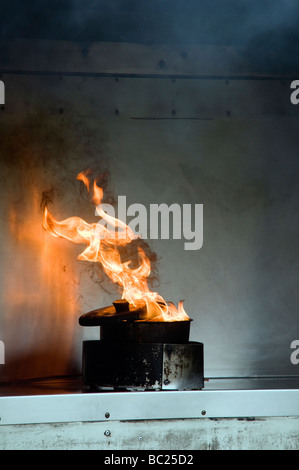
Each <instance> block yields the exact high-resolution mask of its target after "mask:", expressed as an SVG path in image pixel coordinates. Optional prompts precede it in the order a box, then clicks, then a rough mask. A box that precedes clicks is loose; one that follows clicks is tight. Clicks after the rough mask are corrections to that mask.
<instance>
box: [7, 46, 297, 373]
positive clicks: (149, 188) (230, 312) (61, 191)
mask: <svg viewBox="0 0 299 470" xmlns="http://www.w3.org/2000/svg"><path fill="white" fill-rule="evenodd" d="M23 44H24V46H23V49H21V47H20V43H19V42H15V43H13V44H12V45H11V46H9V45H6V46H5V47H6V48H7V51H8V53H7V59H6V63H5V64H4V65H3V66H2V72H3V74H2V80H3V81H4V83H5V87H6V104H5V106H3V107H2V110H1V114H0V120H1V126H0V134H1V141H0V152H1V153H0V155H1V177H0V178H1V194H2V197H1V201H0V204H1V218H2V224H1V231H0V240H1V244H0V246H1V268H0V270H1V272H0V278H1V284H2V292H1V317H0V340H2V341H4V343H5V353H6V364H5V365H1V364H0V368H1V369H0V374H1V375H0V378H1V379H2V380H7V379H13V380H14V379H16V378H22V377H31V376H41V375H55V374H61V373H63V374H68V373H74V372H78V371H80V363H81V340H82V338H87V337H91V338H94V337H97V335H98V331H95V330H92V331H91V330H88V331H86V330H85V329H84V331H83V329H82V328H80V327H79V326H78V324H77V318H78V317H79V315H80V314H82V313H84V312H85V311H88V310H91V309H93V308H96V307H99V306H103V305H108V304H110V303H111V301H112V300H114V299H115V297H116V296H117V295H118V293H117V291H116V289H115V288H114V287H113V286H112V285H111V284H110V283H109V282H107V281H106V280H105V278H101V277H100V281H101V282H97V274H96V271H95V268H94V267H90V266H86V265H85V264H84V263H80V262H77V261H76V257H77V255H78V254H79V252H80V249H79V247H77V246H73V245H71V244H68V243H67V242H64V241H63V242H62V241H59V240H54V239H51V238H49V237H48V236H47V235H46V234H44V233H43V231H42V229H41V217H42V206H43V205H44V203H46V202H48V203H49V207H50V209H51V210H52V212H53V213H54V215H55V216H57V218H65V217H68V216H71V215H79V216H81V217H83V218H86V220H89V221H94V220H96V219H95V217H94V211H93V207H92V205H91V204H90V201H89V199H88V196H87V195H86V194H85V193H84V191H82V188H81V187H80V185H78V182H76V180H75V177H76V174H77V173H78V172H79V171H81V170H83V169H86V168H87V167H92V168H94V169H95V170H96V171H99V172H100V171H102V170H109V172H110V174H111V180H110V181H111V182H110V185H109V187H108V188H107V189H109V192H110V194H112V195H113V196H114V197H116V196H117V195H126V196H127V201H128V205H129V204H132V203H134V202H139V203H143V204H144V205H145V206H147V207H148V206H149V204H151V203H158V204H159V203H162V202H164V203H167V204H169V205H170V204H172V203H173V202H176V203H179V204H183V203H191V204H196V203H201V204H203V205H204V244H203V247H202V248H201V249H200V250H199V251H194V252H192V251H185V250H184V240H169V241H165V240H152V241H150V245H151V247H152V249H153V250H154V251H155V252H156V253H157V256H158V259H159V265H158V267H159V285H156V288H157V290H159V292H160V293H161V294H162V295H163V296H164V297H165V298H166V299H167V300H168V299H169V300H172V301H174V302H177V301H178V300H180V299H186V301H185V308H186V310H187V312H188V313H189V314H190V316H191V318H193V323H192V328H191V339H192V340H195V341H201V342H203V343H204V344H205V375H206V376H246V375H259V374H262V375H272V374H274V375H276V374H278V375H298V367H299V366H298V365H294V364H292V363H291V361H290V355H291V352H292V351H291V349H290V344H291V342H292V341H293V340H294V339H297V338H298V336H299V330H298V321H297V311H298V309H297V307H298V290H297V284H298V282H297V281H298V259H297V256H296V255H297V251H298V249H297V246H298V242H297V233H298V228H299V227H298V218H297V217H296V213H297V208H298V202H299V195H298V184H297V181H298V170H299V163H298V157H297V153H298V151H297V149H298V144H299V136H298V131H297V125H298V117H299V114H298V113H299V110H298V109H297V107H296V106H294V105H292V104H291V103H290V83H291V78H290V77H275V76H267V75H265V76H258V75H257V74H256V73H255V71H254V69H250V66H249V65H248V64H247V63H246V62H242V60H241V57H242V56H240V54H239V52H236V51H235V52H234V51H232V50H231V49H229V50H228V49H226V48H222V49H221V48H220V49H219V48H214V49H213V48H207V49H205V48H198V49H197V50H196V48H195V49H194V48H191V49H190V50H188V51H187V56H186V54H184V55H180V59H178V57H179V53H180V54H181V53H182V51H181V50H180V49H177V50H174V49H171V48H170V47H166V46H163V47H162V46H161V48H160V49H159V48H158V47H157V46H155V47H154V48H150V47H146V48H144V47H139V46H132V45H128V46H127V47H126V46H125V45H121V46H120V45H112V44H109V45H96V44H95V45H92V46H91V47H90V50H89V54H88V59H84V54H83V55H82V51H81V49H82V47H81V45H76V44H75V45H74V44H71V43H70V44H69V43H62V44H55V43H48V42H47V43H43V42H41V43H37V44H36V45H35V46H34V47H33V46H32V43H31V46H32V47H30V43H28V42H26V43H23ZM9 47H10V49H9ZM22 51H23V54H22ZM99 51H101V54H102V55H99V54H98V52H99ZM185 52H186V50H185ZM207 57H208V58H209V59H208V60H205V58H207ZM25 58H26V60H25ZM50 58H51V59H52V61H51V60H49V59H50ZM116 58H118V59H119V62H117V60H116ZM47 59H48V60H47ZM100 59H101V60H100ZM161 61H164V64H167V66H165V65H164V66H163V62H161ZM159 64H160V65H159ZM170 64H171V66H170ZM192 64H193V65H192ZM103 287H104V288H105V289H103Z"/></svg>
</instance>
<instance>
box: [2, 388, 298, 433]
mask: <svg viewBox="0 0 299 470" xmlns="http://www.w3.org/2000/svg"><path fill="white" fill-rule="evenodd" d="M108 415H109V417H108V418H107V416H108ZM279 416H299V389H294V390H202V391H172V392H168V391H163V392H119V393H90V394H89V393H88V394H87V393H85V394H84V393H74V394H54V395H36V396H33V395H28V396H6V397H3V396H2V397H0V418H1V420H0V424H1V425H9V424H30V423H32V424H33V423H66V422H78V421H79V422H87V421H93V422H95V421H122V420H129V421H131V420H133V421H135V420H165V419H166V420H168V419H187V418H189V419H190V418H193V419H194V418H202V419H206V418H236V417H237V418H238V417H249V418H250V417H279Z"/></svg>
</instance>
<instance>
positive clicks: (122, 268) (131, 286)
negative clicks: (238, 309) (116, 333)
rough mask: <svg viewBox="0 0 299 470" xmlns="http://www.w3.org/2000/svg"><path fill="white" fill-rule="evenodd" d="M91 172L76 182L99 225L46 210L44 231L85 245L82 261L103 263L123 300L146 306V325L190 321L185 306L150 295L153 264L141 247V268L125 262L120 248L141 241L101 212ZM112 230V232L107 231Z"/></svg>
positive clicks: (79, 177)
mask: <svg viewBox="0 0 299 470" xmlns="http://www.w3.org/2000/svg"><path fill="white" fill-rule="evenodd" d="M89 174H90V173H89V171H85V172H81V173H79V174H78V175H77V179H78V180H80V181H82V182H83V183H84V184H85V186H86V188H87V191H88V192H91V191H92V202H93V204H94V205H95V206H96V211H97V214H98V215H99V216H100V217H101V221H100V223H99V222H98V223H91V224H89V223H87V222H86V221H84V220H83V219H81V218H80V217H70V218H67V219H65V220H62V221H57V220H56V219H55V218H54V217H53V215H52V214H51V213H50V212H49V211H48V209H47V208H45V210H44V217H43V227H44V229H45V230H46V231H47V232H49V233H50V234H51V235H53V236H54V237H59V238H64V239H67V240H69V241H71V242H73V243H77V244H86V245H87V247H86V248H85V250H84V251H83V252H82V253H81V254H80V255H79V256H78V259H79V260H84V261H90V262H94V263H101V265H102V266H103V268H104V271H105V272H106V274H107V275H108V277H109V278H110V279H111V281H112V282H113V283H115V284H117V285H118V286H119V287H120V288H121V289H122V298H123V299H126V300H127V301H128V302H129V303H130V304H132V305H134V306H136V305H138V304H139V303H140V301H142V302H145V303H146V307H147V308H146V310H147V314H146V318H144V319H143V320H146V321H182V320H189V317H188V315H187V313H186V312H185V310H184V307H183V302H182V301H180V302H179V304H178V307H176V306H175V305H174V304H173V303H172V302H168V303H167V302H166V301H165V300H164V299H163V297H162V296H161V295H159V294H158V293H157V292H151V291H150V289H149V287H148V282H147V279H148V277H149V275H150V273H151V263H150V260H149V259H148V257H147V256H146V254H145V252H144V250H143V249H142V247H140V246H139V247H138V261H139V265H138V266H137V267H136V268H134V269H133V268H130V261H125V262H122V260H121V256H120V253H119V248H120V247H122V246H126V245H128V244H130V243H131V242H132V241H133V240H136V239H137V238H138V237H137V236H136V235H135V234H134V232H133V231H132V230H131V229H130V227H128V226H127V225H126V224H125V223H124V222H122V221H121V220H119V219H117V218H114V217H112V216H110V215H108V214H107V213H106V212H105V211H104V210H103V208H102V206H101V203H102V199H103V189H102V188H101V187H99V186H98V185H97V181H96V180H94V182H93V185H92V184H91V181H90V178H89ZM108 227H110V228H108Z"/></svg>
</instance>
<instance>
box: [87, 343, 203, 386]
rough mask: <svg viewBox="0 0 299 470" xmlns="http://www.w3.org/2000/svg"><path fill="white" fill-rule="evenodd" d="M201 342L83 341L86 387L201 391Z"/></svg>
mask: <svg viewBox="0 0 299 470" xmlns="http://www.w3.org/2000/svg"><path fill="white" fill-rule="evenodd" d="M203 354H204V348H203V344H202V343H197V342H188V343H184V344H167V343H137V342H136V343H134V342H132V343H131V342H114V341H103V340H91V341H83V357H82V376H83V385H84V387H85V388H86V390H87V391H88V390H90V391H94V390H101V389H104V390H107V389H108V390H109V389H112V390H142V391H144V390H201V389H202V388H204V365H203Z"/></svg>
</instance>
